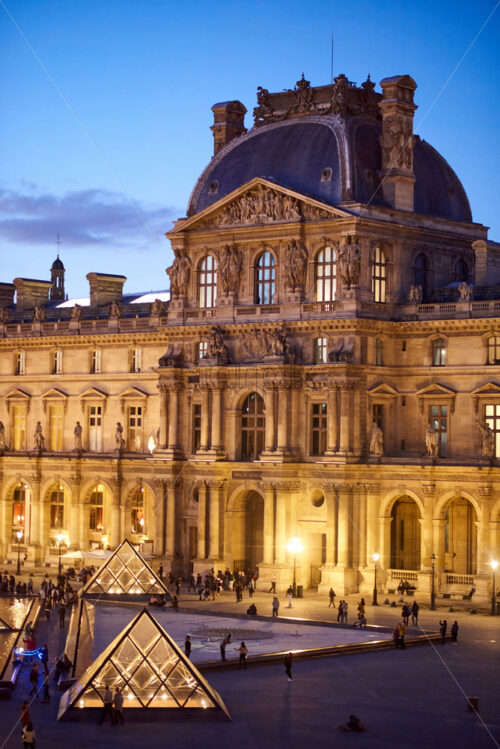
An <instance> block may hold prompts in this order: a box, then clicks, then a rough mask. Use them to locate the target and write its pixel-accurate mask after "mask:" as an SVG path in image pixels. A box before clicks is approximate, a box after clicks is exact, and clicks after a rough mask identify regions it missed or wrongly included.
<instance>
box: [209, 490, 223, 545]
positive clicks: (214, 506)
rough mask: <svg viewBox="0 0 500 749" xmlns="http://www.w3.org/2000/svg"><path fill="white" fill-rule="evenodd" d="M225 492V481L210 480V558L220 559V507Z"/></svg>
mask: <svg viewBox="0 0 500 749" xmlns="http://www.w3.org/2000/svg"><path fill="white" fill-rule="evenodd" d="M223 492H224V482H223V481H211V482H210V527H209V534H210V537H209V551H208V556H209V557H210V559H220V508H221V504H222V495H223Z"/></svg>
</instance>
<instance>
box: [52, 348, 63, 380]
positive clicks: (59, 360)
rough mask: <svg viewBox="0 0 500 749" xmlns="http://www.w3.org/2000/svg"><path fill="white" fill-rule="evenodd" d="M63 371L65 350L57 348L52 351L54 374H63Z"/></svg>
mask: <svg viewBox="0 0 500 749" xmlns="http://www.w3.org/2000/svg"><path fill="white" fill-rule="evenodd" d="M62 371H63V352H62V351H61V349H57V350H56V351H53V352H52V374H56V375H58V374H62Z"/></svg>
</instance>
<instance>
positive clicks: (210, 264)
mask: <svg viewBox="0 0 500 749" xmlns="http://www.w3.org/2000/svg"><path fill="white" fill-rule="evenodd" d="M199 268H200V269H199V279H198V302H199V305H200V307H201V308H202V309H210V308H212V307H215V305H216V303H217V260H216V259H215V257H214V256H213V255H206V256H205V257H204V258H203V260H202V261H201V262H200V266H199Z"/></svg>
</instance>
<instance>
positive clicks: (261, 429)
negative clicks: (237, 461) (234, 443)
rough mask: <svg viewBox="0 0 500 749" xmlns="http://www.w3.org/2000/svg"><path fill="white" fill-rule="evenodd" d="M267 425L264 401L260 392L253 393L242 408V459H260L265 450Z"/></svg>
mask: <svg viewBox="0 0 500 749" xmlns="http://www.w3.org/2000/svg"><path fill="white" fill-rule="evenodd" d="M265 425H266V419H265V416H264V401H263V399H262V398H261V396H260V395H259V394H258V393H251V394H250V395H248V396H247V397H246V398H245V401H244V403H243V407H242V409H241V459H242V460H258V458H259V455H260V454H261V452H263V451H264V433H265Z"/></svg>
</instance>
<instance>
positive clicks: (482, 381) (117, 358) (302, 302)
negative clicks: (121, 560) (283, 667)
mask: <svg viewBox="0 0 500 749" xmlns="http://www.w3.org/2000/svg"><path fill="white" fill-rule="evenodd" d="M380 85H381V93H378V92H377V91H376V90H375V85H374V84H373V83H372V82H371V81H370V80H369V79H368V80H367V81H365V82H364V83H363V84H361V86H359V87H358V86H356V85H355V84H354V83H352V82H350V81H349V80H348V79H347V78H346V77H345V76H344V75H340V76H338V77H337V78H336V79H335V82H334V83H333V84H331V85H327V86H320V87H316V88H313V87H311V86H310V84H309V82H308V81H306V80H305V79H304V77H302V79H301V80H300V81H298V82H297V84H296V86H295V87H294V88H293V89H290V90H288V91H283V92H280V93H275V94H273V93H270V92H269V91H267V90H266V89H263V88H259V89H258V95H257V107H256V108H255V109H254V124H253V127H252V128H251V129H250V130H248V131H247V130H246V128H245V124H244V117H245V113H246V109H245V107H244V106H243V104H241V103H240V102H238V101H230V102H224V103H220V104H216V105H215V106H214V107H213V112H214V125H213V126H212V130H213V134H214V151H215V155H214V157H213V158H212V159H211V161H210V162H209V164H208V166H207V167H206V169H205V170H204V172H203V173H202V174H201V176H200V178H199V179H198V181H197V183H196V185H195V187H194V190H193V192H192V195H191V198H190V201H189V206H188V210H187V216H186V217H185V218H182V219H179V220H178V221H177V222H176V223H175V225H174V227H173V229H172V230H171V231H170V232H169V233H168V235H167V236H168V238H169V240H170V242H171V244H172V249H173V251H174V255H175V259H174V261H173V264H172V266H171V267H170V268H169V269H167V273H168V274H169V278H170V294H167V293H158V294H150V295H142V296H140V295H133V294H124V293H123V285H124V282H125V280H126V279H125V278H124V277H123V276H116V275H109V274H102V273H89V274H88V276H87V279H88V280H89V287H90V289H89V298H88V299H84V300H79V301H76V302H75V300H67V301H64V299H65V294H64V267H63V266H62V263H61V261H56V263H54V266H53V267H52V271H51V272H52V280H51V281H41V280H33V279H25V278H16V279H15V280H14V283H13V284H8V283H4V284H1V285H0V306H1V307H2V310H1V316H0V319H1V322H0V336H1V337H0V348H1V356H0V420H1V422H2V424H1V425H0V453H1V457H0V481H1V504H0V508H1V509H0V537H1V540H2V550H3V556H4V557H9V558H11V559H12V558H13V557H14V556H15V554H16V552H17V535H16V534H17V531H21V532H22V540H21V548H22V550H23V552H25V553H26V554H27V563H33V562H34V561H41V560H48V561H50V560H51V559H55V554H56V552H57V547H58V544H59V543H61V541H60V540H57V536H58V534H62V536H63V538H64V541H63V543H70V544H71V547H77V548H88V547H89V545H104V546H110V547H111V548H114V547H116V546H117V545H118V543H119V542H121V541H122V540H123V539H124V538H126V537H128V538H129V539H132V540H135V541H137V542H150V547H152V551H153V553H154V554H155V555H156V556H157V557H158V558H162V560H164V565H165V564H166V567H167V568H168V564H171V565H172V568H173V569H175V570H176V571H177V572H180V573H183V574H186V573H188V572H189V571H190V570H191V569H194V570H195V571H205V570H208V569H209V568H211V567H214V568H215V569H219V568H224V567H225V566H226V565H228V566H230V567H239V568H243V567H244V568H247V567H250V568H252V569H257V568H258V570H259V575H260V578H259V584H260V585H261V586H262V587H265V586H266V585H267V586H269V581H270V580H276V581H277V586H278V589H283V588H286V587H288V585H289V584H290V581H291V576H292V568H293V563H294V559H293V557H292V555H291V554H290V552H289V551H288V550H287V544H288V542H289V541H290V539H291V538H293V537H297V538H299V539H300V541H301V543H302V545H303V547H304V548H303V551H302V552H301V553H300V554H297V555H296V559H295V563H296V570H297V582H298V583H299V584H302V585H303V586H304V587H305V588H308V587H319V589H320V590H328V589H329V587H330V585H333V587H334V588H335V590H336V592H337V594H343V593H347V592H354V591H359V592H360V593H364V594H368V593H369V592H370V591H371V590H372V589H373V585H374V571H375V565H376V568H377V575H378V578H377V580H378V586H379V587H380V589H386V590H388V589H393V588H396V587H397V585H398V583H399V582H400V581H401V580H408V582H409V583H411V584H412V585H414V586H416V588H417V590H418V592H419V594H420V595H426V594H428V593H429V590H430V587H431V580H432V579H434V580H435V585H436V590H437V591H438V593H440V594H463V593H465V592H468V590H469V589H470V587H471V585H472V583H473V582H474V583H475V584H476V586H477V596H482V597H485V596H487V595H489V594H490V592H491V567H490V561H491V560H492V559H494V558H496V556H497V555H498V554H499V551H500V550H499V528H500V518H499V513H500V492H499V484H498V463H497V458H498V456H499V455H500V324H499V323H498V322H497V319H498V314H499V310H500V245H498V244H496V243H493V242H490V241H489V240H488V238H487V228H486V227H484V226H482V225H480V224H476V223H474V222H473V221H472V217H471V212H470V208H469V203H468V200H467V196H466V194H465V192H464V189H463V187H462V185H461V183H460V181H459V179H458V178H457V176H456V175H455V174H454V172H453V171H452V169H451V168H450V166H449V165H448V164H447V163H446V161H445V160H444V158H443V157H442V156H441V155H440V154H439V153H437V152H436V151H435V150H434V149H433V148H432V147H431V146H430V145H429V144H428V143H426V142H425V141H423V140H421V139H420V138H419V136H418V135H414V134H413V115H414V111H415V109H416V105H415V104H414V92H415V89H416V83H415V82H414V81H413V80H412V78H410V76H408V75H403V76H394V77H391V78H386V79H384V80H383V81H381V84H380ZM14 295H15V303H14ZM61 300H63V301H61ZM60 538H61V537H59V539H60ZM374 554H375V555H379V559H378V561H377V562H376V561H374Z"/></svg>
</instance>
